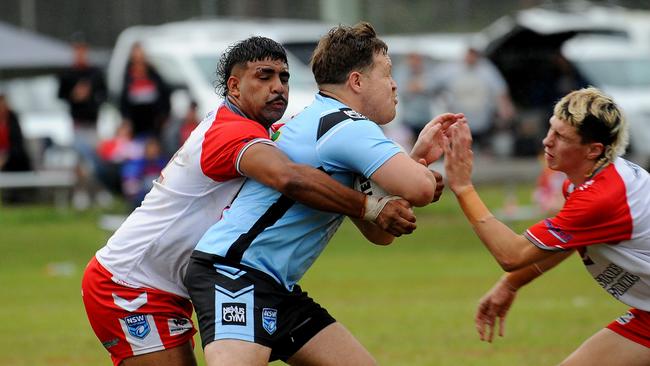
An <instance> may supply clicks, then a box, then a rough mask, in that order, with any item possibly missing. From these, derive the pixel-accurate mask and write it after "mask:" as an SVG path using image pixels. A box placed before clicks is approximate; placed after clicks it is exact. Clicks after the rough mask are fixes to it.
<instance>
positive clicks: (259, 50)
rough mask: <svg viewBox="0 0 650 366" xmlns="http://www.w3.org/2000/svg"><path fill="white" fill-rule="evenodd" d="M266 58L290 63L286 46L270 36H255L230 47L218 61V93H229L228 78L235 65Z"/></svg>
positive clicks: (222, 94) (223, 94) (224, 94)
mask: <svg viewBox="0 0 650 366" xmlns="http://www.w3.org/2000/svg"><path fill="white" fill-rule="evenodd" d="M266 59H269V60H273V61H275V60H280V61H282V62H284V63H288V62H287V52H286V51H285V50H284V47H282V45H281V44H279V43H278V42H276V41H274V40H272V39H270V38H266V37H259V36H254V37H250V38H247V39H245V40H243V41H240V42H237V43H235V44H233V45H231V46H230V47H228V49H227V50H226V52H224V54H223V56H222V57H221V58H220V59H219V62H218V63H217V80H216V82H215V83H216V85H215V88H216V90H217V93H218V94H220V95H221V96H223V97H225V96H226V95H228V78H230V74H231V73H232V69H233V67H235V66H236V65H245V64H246V63H247V62H255V61H261V60H266Z"/></svg>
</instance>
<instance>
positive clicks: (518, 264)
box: [495, 257, 528, 272]
mask: <svg viewBox="0 0 650 366" xmlns="http://www.w3.org/2000/svg"><path fill="white" fill-rule="evenodd" d="M495 258H496V260H497V262H498V263H499V266H501V268H502V269H503V270H504V271H506V272H513V271H517V270H519V269H522V268H524V267H526V266H527V265H528V263H524V262H522V261H521V260H519V259H516V258H512V257H503V258H499V257H495Z"/></svg>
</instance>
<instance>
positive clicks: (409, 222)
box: [374, 199, 417, 237]
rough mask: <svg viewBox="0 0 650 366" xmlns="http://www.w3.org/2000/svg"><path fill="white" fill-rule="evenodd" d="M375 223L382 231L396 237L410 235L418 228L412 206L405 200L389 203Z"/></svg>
mask: <svg viewBox="0 0 650 366" xmlns="http://www.w3.org/2000/svg"><path fill="white" fill-rule="evenodd" d="M374 222H375V224H376V225H377V226H379V227H380V228H381V229H382V230H384V231H386V232H388V233H389V234H391V235H393V236H396V237H399V236H401V235H403V234H410V233H412V232H413V231H414V230H415V228H416V227H417V226H416V225H415V214H414V213H413V210H412V209H411V205H410V204H409V203H408V201H406V200H403V199H398V200H393V201H389V202H388V203H387V204H386V206H384V208H383V209H382V210H381V212H380V213H379V215H378V216H377V219H375V221H374Z"/></svg>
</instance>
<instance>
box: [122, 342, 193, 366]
mask: <svg viewBox="0 0 650 366" xmlns="http://www.w3.org/2000/svg"><path fill="white" fill-rule="evenodd" d="M120 366H196V358H195V357H194V350H193V349H192V344H191V343H190V342H187V343H184V344H182V345H180V346H178V347H174V348H170V349H166V350H163V351H158V352H153V353H147V354H145V355H139V356H133V357H129V358H127V359H125V360H124V361H122V362H121V363H120Z"/></svg>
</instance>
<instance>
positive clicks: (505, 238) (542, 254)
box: [444, 121, 554, 272]
mask: <svg viewBox="0 0 650 366" xmlns="http://www.w3.org/2000/svg"><path fill="white" fill-rule="evenodd" d="M448 132H449V136H448V137H447V136H446V137H445V141H446V143H445V144H444V145H445V171H446V173H447V184H448V185H449V187H450V188H451V190H452V191H453V192H454V194H455V195H456V198H457V200H458V203H459V204H460V207H461V209H462V210H463V213H464V214H465V216H466V217H467V219H468V220H469V222H470V223H471V224H472V227H473V229H474V231H475V232H476V234H477V235H478V237H479V238H480V239H481V241H482V242H483V244H485V246H486V247H487V249H488V250H489V251H490V253H491V254H492V256H493V257H494V258H495V259H496V260H497V262H498V263H499V265H500V266H501V268H503V269H504V270H505V271H506V272H511V271H515V270H518V269H521V268H523V267H525V266H527V265H530V264H532V263H535V262H538V261H541V260H544V259H545V258H547V257H549V256H551V255H552V254H553V253H554V252H552V251H547V250H542V249H539V248H537V247H536V246H534V245H533V244H532V243H531V242H530V241H529V240H528V239H526V238H525V237H524V236H523V235H520V234H516V233H515V232H514V231H512V229H510V228H509V227H508V226H507V225H505V224H504V223H502V222H501V221H499V220H497V219H496V218H495V217H494V215H492V213H491V212H490V211H489V210H488V209H487V207H486V206H485V204H484V203H483V201H482V200H481V198H480V197H479V195H478V193H477V192H476V190H475V189H474V186H473V184H472V181H471V174H472V157H473V156H472V150H471V144H472V137H471V133H470V130H469V127H468V125H467V122H466V121H462V122H457V123H456V124H454V125H453V126H451V127H450V128H449V130H448Z"/></svg>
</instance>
